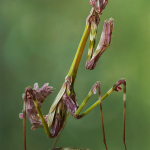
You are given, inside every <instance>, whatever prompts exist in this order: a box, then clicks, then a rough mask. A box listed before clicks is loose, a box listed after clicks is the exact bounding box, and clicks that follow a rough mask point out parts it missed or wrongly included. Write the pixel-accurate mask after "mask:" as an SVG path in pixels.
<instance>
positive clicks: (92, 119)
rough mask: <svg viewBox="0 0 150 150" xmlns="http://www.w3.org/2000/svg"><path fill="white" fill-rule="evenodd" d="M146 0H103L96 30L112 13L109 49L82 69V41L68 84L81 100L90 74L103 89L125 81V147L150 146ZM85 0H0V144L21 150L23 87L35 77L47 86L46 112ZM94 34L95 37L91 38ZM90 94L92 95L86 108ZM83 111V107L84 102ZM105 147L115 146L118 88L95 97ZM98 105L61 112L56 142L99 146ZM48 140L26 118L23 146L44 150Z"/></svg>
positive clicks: (78, 30) (77, 33)
mask: <svg viewBox="0 0 150 150" xmlns="http://www.w3.org/2000/svg"><path fill="white" fill-rule="evenodd" d="M149 6H150V1H148V0H142V1H137V0H132V1H130V0H122V1H121V0H120V1H118V0H109V3H108V5H107V6H106V8H105V10H104V12H103V15H102V16H101V22H100V25H99V31H98V38H97V39H98V40H99V37H100V35H101V31H102V26H103V22H104V20H105V19H109V18H110V17H113V18H114V20H115V26H114V32H113V35H114V37H113V38H112V42H113V43H112V44H111V46H110V47H109V49H108V50H107V51H106V52H105V53H104V54H103V55H102V57H101V58H100V60H99V62H98V65H97V67H96V68H95V70H93V71H88V70H86V69H85V67H84V66H85V61H86V58H87V51H88V43H87V45H86V48H85V52H84V53H83V58H82V60H81V63H80V66H79V71H78V75H77V79H76V83H75V91H76V94H77V97H78V104H81V102H82V101H83V99H84V98H85V96H86V95H87V93H88V91H89V90H90V89H91V87H92V86H93V84H94V83H95V82H96V81H100V82H101V92H102V94H104V93H105V92H107V91H108V90H109V89H110V88H111V87H112V86H113V85H114V84H115V83H116V82H117V81H118V80H119V79H121V78H125V79H126V81H127V115H126V144H127V148H128V150H131V149H132V150H141V149H142V150H149V149H150V142H149V141H150V127H149V126H150V119H149V115H150V97H149V90H150V88H149V85H150V66H149V64H150V59H149V57H150V42H149V39H150V11H149ZM90 9H91V6H90V4H89V0H82V1H81V0H71V1H70V0H63V1H61V0H58V1H54V0H23V1H22V0H13V1H12V0H1V1H0V52H1V54H0V60H1V63H0V64H1V66H0V79H1V80H0V87H1V89H0V94H1V95H0V97H1V98H0V149H1V150H6V149H7V150H9V149H12V148H13V149H15V150H23V131H22V130H23V127H22V120H21V119H19V113H20V112H21V111H22V108H23V100H22V94H23V92H24V90H25V87H27V86H32V87H33V84H34V83H35V82H38V83H39V85H40V86H42V85H43V84H44V83H47V82H48V83H50V85H51V86H53V87H54V88H55V92H54V93H53V94H51V95H50V96H49V97H48V98H47V100H46V101H45V103H44V105H43V107H42V111H43V113H44V114H47V113H48V111H49V108H50V106H51V104H52V102H53V100H54V99H55V97H56V95H57V93H58V92H59V90H60V88H61V85H62V83H63V82H64V78H65V76H66V75H67V73H68V71H69V68H70V65H71V63H72V60H73V58H74V55H75V52H76V49H77V47H78V43H79V41H80V39H81V36H82V34H83V31H84V27H85V20H86V18H87V16H88V14H89V12H90ZM98 40H97V41H98ZM96 100H97V95H94V96H93V97H92V98H91V100H90V101H89V102H88V104H87V106H86V108H88V107H89V106H90V105H92V104H93V103H94V102H95V101H96ZM84 110H85V109H84ZM103 113H104V123H105V132H106V140H107V145H108V149H110V150H121V149H122V150H123V149H124V146H123V142H122V120H123V119H122V118H123V101H122V92H120V93H117V92H114V93H113V94H111V96H109V97H108V98H107V99H106V100H104V101H103ZM102 141H103V136H102V129H101V119H100V111H99V107H96V108H95V109H94V110H92V111H91V112H90V113H89V114H88V115H87V116H86V117H85V118H83V119H81V120H76V119H75V118H73V117H72V116H69V117H68V120H67V124H66V126H65V129H64V131H63V132H62V134H61V136H60V139H59V141H58V143H57V147H63V146H64V147H77V148H89V149H91V150H99V149H101V150H105V147H104V144H103V142H102ZM53 142H54V139H49V138H47V136H46V134H45V132H44V129H43V128H40V129H36V130H35V131H32V130H31V124H30V122H29V121H27V148H28V150H41V149H43V150H48V149H50V148H51V147H52V144H53Z"/></svg>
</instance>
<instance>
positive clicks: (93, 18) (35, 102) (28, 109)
mask: <svg viewBox="0 0 150 150" xmlns="http://www.w3.org/2000/svg"><path fill="white" fill-rule="evenodd" d="M97 2H98V1H96V2H95V3H94V0H91V1H90V3H91V5H92V6H93V8H92V10H91V12H90V15H89V16H88V18H87V20H86V27H85V31H84V33H83V36H82V39H81V41H80V44H79V47H78V49H77V52H76V55H75V58H74V60H73V63H72V65H71V68H70V70H69V72H68V74H67V76H66V78H65V82H64V83H63V85H62V88H61V90H60V92H59V93H58V95H57V96H56V98H55V100H54V102H53V104H52V106H51V108H50V111H49V113H48V115H46V116H43V114H42V112H41V110H40V107H41V105H42V103H43V101H44V100H45V98H46V97H47V96H48V95H49V94H50V93H52V92H53V88H52V87H49V86H48V84H45V85H44V86H43V87H42V88H38V84H37V83H36V84H35V85H34V89H32V88H30V87H27V88H26V90H25V94H23V99H24V108H23V114H22V113H21V114H20V118H23V125H24V149H25V150H26V132H25V128H26V125H25V124H26V117H27V118H28V119H29V120H30V121H31V123H32V124H33V127H32V129H33V130H34V129H36V128H37V127H44V129H45V132H46V134H47V136H48V137H50V138H54V137H56V136H57V139H58V137H59V135H60V133H61V131H62V130H63V128H64V126H65V123H66V119H67V116H68V114H69V112H70V114H71V115H72V116H73V117H75V118H76V119H80V118H82V117H84V116H85V115H87V114H88V113H89V112H90V111H91V110H92V109H94V108H95V107H96V106H97V105H99V104H100V114H101V122H102V131H103V141H104V144H105V147H106V150H107V149H108V148H107V145H106V139H105V132H104V122H103V113H102V101H103V100H104V99H105V98H106V97H107V96H109V95H110V94H111V93H112V92H113V91H117V92H119V91H121V90H122V88H121V87H120V85H121V84H123V85H124V89H123V102H124V110H123V142H124V146H125V149H127V148H126V144H125V114H126V81H125V80H124V79H121V80H119V81H118V82H117V83H116V84H115V85H114V86H113V87H112V88H111V89H110V90H109V91H108V92H107V93H106V94H105V95H104V96H103V97H101V92H100V82H98V81H97V82H96V83H95V84H94V85H93V87H92V89H91V90H90V91H89V93H88V95H87V96H86V98H85V99H84V100H83V102H82V104H81V105H80V106H78V104H77V99H76V94H75V91H74V83H75V79H76V75H77V70H78V66H79V63H80V60H81V57H82V53H83V51H84V47H85V44H86V42H87V39H88V37H89V35H90V45H89V51H88V58H87V62H86V68H87V69H90V70H92V69H94V68H95V67H96V64H97V62H98V59H99V57H100V56H101V55H102V53H103V52H104V51H105V50H106V49H107V48H108V47H109V45H110V41H111V35H112V30H113V25H114V20H113V19H112V18H111V19H110V20H109V21H107V20H106V21H105V22H104V26H103V31H102V34H101V38H100V42H99V44H98V46H97V49H96V50H95V52H94V48H95V43H96V34H97V29H98V25H99V21H100V14H102V11H103V9H104V8H105V6H106V4H107V2H108V1H104V3H103V4H102V0H99V2H100V3H99V6H100V7H98V5H96V4H97ZM96 89H97V91H98V100H97V101H96V102H95V103H94V104H93V105H92V106H91V107H89V108H88V109H87V110H86V111H85V112H83V113H82V114H80V112H81V111H82V109H83V108H84V106H85V104H86V103H87V102H88V100H89V98H90V97H91V96H92V94H96ZM67 110H69V112H67ZM50 127H51V131H49V128H50ZM54 146H55V144H54ZM54 146H53V147H54Z"/></svg>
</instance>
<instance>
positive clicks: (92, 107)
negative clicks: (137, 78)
mask: <svg viewBox="0 0 150 150" xmlns="http://www.w3.org/2000/svg"><path fill="white" fill-rule="evenodd" d="M121 84H123V143H124V147H125V150H127V148H126V143H125V117H126V81H125V79H121V80H119V81H118V82H116V84H115V85H114V86H113V87H112V88H111V89H110V90H109V91H108V92H107V93H106V94H105V95H104V96H103V97H101V92H100V83H99V82H96V83H95V84H94V85H93V87H92V89H91V90H90V92H89V93H88V95H87V97H86V98H85V99H84V101H83V102H82V104H81V105H80V106H79V108H78V109H77V111H76V112H75V113H74V117H75V118H77V119H80V118H82V117H84V116H85V115H87V114H88V113H89V112H90V111H91V110H93V109H94V108H95V107H96V106H97V105H100V113H101V122H102V131H103V141H104V144H105V147H106V150H107V145H106V138H105V131H104V121H103V113H102V101H103V100H104V99H105V98H106V97H107V96H109V95H110V94H111V93H112V92H113V91H117V92H120V91H121V90H122V88H121V86H120V85H121ZM96 88H97V89H98V95H99V100H97V101H96V102H95V103H94V104H93V105H92V106H91V107H89V108H88V109H87V110H86V111H85V112H83V113H82V114H81V115H80V112H81V111H82V109H83V108H84V106H85V104H86V103H87V102H88V100H89V98H90V97H91V96H92V94H96V91H95V90H96Z"/></svg>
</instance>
